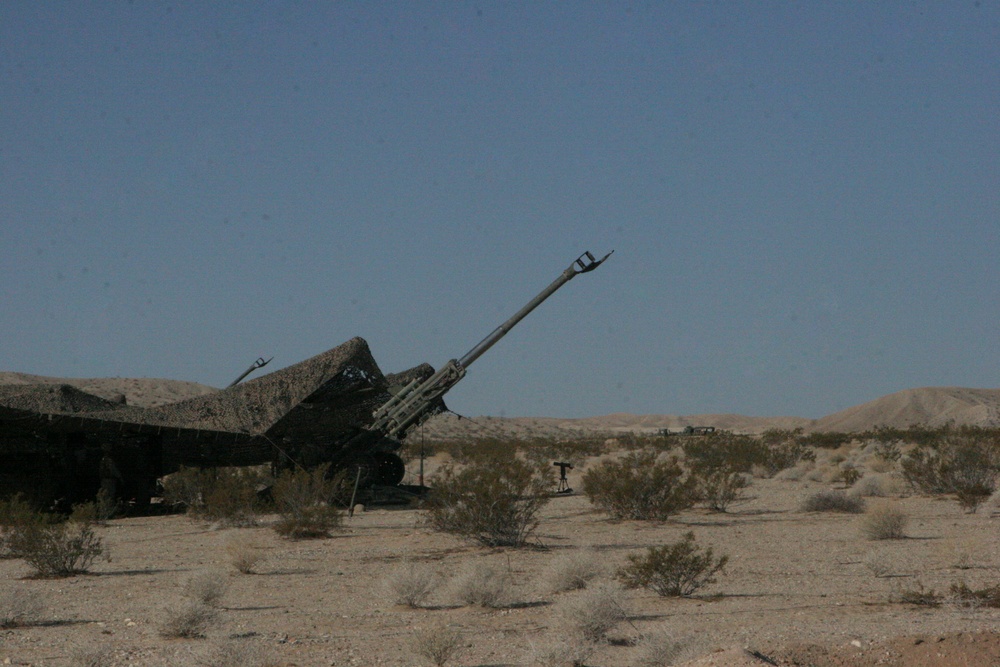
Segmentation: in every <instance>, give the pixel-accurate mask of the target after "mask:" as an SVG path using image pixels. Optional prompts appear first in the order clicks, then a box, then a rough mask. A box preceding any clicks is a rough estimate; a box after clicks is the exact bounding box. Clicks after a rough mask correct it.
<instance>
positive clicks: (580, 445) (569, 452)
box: [518, 437, 604, 468]
mask: <svg viewBox="0 0 1000 667" xmlns="http://www.w3.org/2000/svg"><path fill="white" fill-rule="evenodd" d="M518 449H519V451H521V452H522V453H523V454H524V457H525V459H527V460H528V461H530V462H531V463H532V464H533V465H535V466H536V467H539V468H541V467H547V466H550V465H552V462H553V461H567V462H569V463H571V464H573V465H574V466H578V465H580V464H582V463H583V462H584V460H586V459H587V458H588V457H591V456H600V455H601V453H602V452H603V451H604V440H603V439H602V438H585V437H580V438H575V439H573V440H555V439H553V438H535V439H531V440H525V441H523V442H522V443H521V444H520V445H519V446H518Z"/></svg>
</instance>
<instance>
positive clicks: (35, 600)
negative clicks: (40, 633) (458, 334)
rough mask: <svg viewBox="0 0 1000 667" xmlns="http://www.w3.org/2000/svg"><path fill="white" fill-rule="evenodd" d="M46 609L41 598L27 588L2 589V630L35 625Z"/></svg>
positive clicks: (0, 596)
mask: <svg viewBox="0 0 1000 667" xmlns="http://www.w3.org/2000/svg"><path fill="white" fill-rule="evenodd" d="M44 608H45V605H44V603H43V602H42V598H41V596H40V595H39V594H38V593H37V592H35V591H33V590H29V589H28V588H27V587H26V586H23V585H22V586H17V585H15V586H12V587H9V588H8V587H5V588H3V589H0V629H3V628H20V627H24V626H27V625H34V624H35V623H37V622H38V621H39V620H40V619H41V616H42V610H43V609H44Z"/></svg>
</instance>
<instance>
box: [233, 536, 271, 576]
mask: <svg viewBox="0 0 1000 667" xmlns="http://www.w3.org/2000/svg"><path fill="white" fill-rule="evenodd" d="M226 553H227V554H228V555H229V563H230V564H231V565H232V566H233V567H234V568H235V569H236V571H237V572H239V573H240V574H253V572H254V569H255V568H256V567H257V566H258V565H259V564H260V562H261V561H262V560H264V554H263V553H262V552H261V549H260V546H258V544H257V543H256V542H255V541H254V540H252V539H250V538H248V537H233V538H231V539H230V540H229V541H228V542H226Z"/></svg>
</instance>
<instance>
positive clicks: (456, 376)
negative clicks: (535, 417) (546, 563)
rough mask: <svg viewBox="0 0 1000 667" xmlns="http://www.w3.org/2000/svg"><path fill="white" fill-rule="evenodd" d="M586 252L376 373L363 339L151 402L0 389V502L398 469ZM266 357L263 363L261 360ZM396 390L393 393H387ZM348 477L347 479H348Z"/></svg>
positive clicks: (145, 493)
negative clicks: (474, 370)
mask: <svg viewBox="0 0 1000 667" xmlns="http://www.w3.org/2000/svg"><path fill="white" fill-rule="evenodd" d="M610 255H611V253H608V254H607V255H605V256H604V257H602V258H601V259H595V258H594V256H593V255H591V254H590V253H589V252H587V253H584V254H583V255H581V256H580V257H578V258H577V259H576V260H575V261H574V262H573V263H572V264H570V266H569V268H567V269H566V270H565V271H563V272H562V274H561V275H560V276H559V277H558V278H557V279H556V280H555V281H553V282H552V284H551V285H549V286H548V287H546V288H545V289H544V290H542V292H541V293H540V294H538V296H536V297H535V298H534V299H532V300H531V301H529V302H528V304H527V305H525V306H524V307H523V308H521V310H519V311H518V312H517V313H515V314H514V315H513V316H512V317H511V318H510V319H508V320H507V321H506V322H504V323H503V324H501V325H500V326H499V327H497V328H496V329H495V330H494V331H493V332H492V333H490V335H488V336H487V337H486V338H484V339H483V340H482V341H480V342H479V344H478V345H476V346H475V347H473V348H472V349H471V350H470V351H469V352H468V353H467V354H466V355H465V356H463V357H461V358H460V359H452V360H451V361H449V362H447V363H446V364H444V366H442V367H441V369H440V370H438V371H437V372H435V371H434V369H433V368H431V367H430V366H429V365H427V364H420V365H419V366H416V367H414V368H411V369H409V370H406V371H403V372H401V373H396V374H393V375H392V376H386V375H383V373H382V371H381V370H380V369H379V367H378V364H377V363H376V362H375V359H374V357H373V356H372V354H371V351H370V350H369V349H368V344H367V342H365V340H364V339H362V338H360V337H355V338H353V339H351V340H349V341H347V342H345V343H343V344H341V345H339V346H337V347H335V348H332V349H330V350H327V351H326V352H323V353H321V354H318V355H316V356H314V357H311V358H309V359H306V360H304V361H301V362H299V363H297V364H293V365H291V366H288V367H286V368H283V369H281V370H278V371H275V372H273V373H270V374H268V375H264V376H262V377H258V378H255V379H252V380H248V381H246V382H243V381H242V380H243V378H245V377H246V376H247V375H248V374H249V373H250V372H252V371H254V370H256V369H258V368H260V367H261V366H263V365H264V364H265V363H267V362H266V361H265V360H264V359H263V358H261V359H258V360H257V361H256V362H254V363H253V364H252V365H251V366H250V368H248V369H247V371H246V372H245V373H244V374H243V375H241V376H240V377H239V378H237V380H236V381H234V382H233V383H232V384H231V385H230V386H229V387H227V388H225V389H221V390H219V391H215V392H209V393H207V394H203V395H199V396H196V397H190V398H187V399H184V400H180V401H176V402H173V403H168V404H164V405H159V406H150V407H140V406H136V405H128V404H126V403H122V402H118V401H109V400H105V399H104V398H101V397H100V396H97V395H96V394H91V393H88V392H86V391H83V390H82V389H80V388H78V387H74V386H71V385H69V384H64V383H63V382H62V381H60V382H57V383H50V384H45V383H39V384H30V385H0V497H2V496H4V495H12V494H15V493H19V492H23V493H25V494H30V495H31V496H32V497H33V498H34V499H35V500H36V501H37V502H39V503H41V504H46V505H55V506H60V507H70V506H72V505H73V504H77V503H79V502H83V501H86V500H92V499H94V498H96V497H97V493H98V491H99V490H101V489H104V490H105V491H106V492H108V493H110V494H111V495H112V496H116V497H117V499H119V500H122V501H125V502H134V503H135V505H136V506H139V507H141V506H144V505H147V504H149V502H150V497H151V496H152V495H153V494H155V493H156V492H157V480H158V479H160V478H162V477H164V476H166V475H169V474H171V473H174V472H177V471H178V470H180V468H182V467H195V466H197V467H200V468H206V467H218V466H256V465H262V464H265V463H271V464H272V465H273V466H274V467H275V468H287V467H290V466H303V467H315V466H319V465H327V464H328V465H329V468H328V470H329V474H331V475H333V474H337V473H342V472H344V471H346V472H347V474H348V475H349V479H353V480H356V481H357V482H359V483H360V482H361V481H362V480H363V481H364V483H365V485H368V486H371V485H384V486H394V485H397V484H399V483H400V482H401V481H402V479H403V477H404V476H405V474H406V469H405V466H404V465H403V460H402V459H401V458H400V457H399V456H398V454H396V452H397V450H398V449H399V448H400V447H401V446H402V443H401V441H402V440H403V439H405V437H406V434H407V431H408V430H409V429H412V428H413V427H414V426H415V425H418V424H420V423H423V422H424V421H425V420H426V419H428V418H429V417H430V416H432V415H434V414H437V413H440V412H443V411H444V410H446V409H447V408H446V407H445V404H444V400H443V399H442V397H443V396H444V394H445V393H447V392H448V390H449V389H451V388H452V387H454V386H455V384H456V383H458V382H459V381H460V380H461V379H462V377H464V376H465V372H466V369H467V368H468V367H469V365H470V364H471V363H472V362H474V361H475V360H476V359H478V358H479V357H480V356H481V355H482V354H483V353H484V352H486V350H488V349H489V348H490V347H492V346H493V345H494V344H495V343H496V342H497V341H499V340H500V339H501V338H503V336H504V335H506V334H507V332H508V331H510V330H511V328H513V327H514V326H515V325H516V324H517V323H518V322H519V321H520V320H522V319H523V318H524V317H525V316H526V315H527V314H528V313H530V312H531V311H532V310H534V309H535V308H536V307H537V306H538V305H539V304H540V303H541V302H542V301H544V300H545V299H547V298H548V297H549V296H551V295H552V293H553V292H555V291H556V290H557V289H559V288H560V287H562V286H563V285H565V284H566V283H567V282H569V281H570V280H572V279H573V277H575V276H576V275H577V274H580V273H587V272H588V271H593V270H594V269H596V268H597V267H598V266H600V264H601V263H602V262H604V260H606V259H607V258H608V256H610ZM268 361H269V360H268ZM394 387H402V389H398V390H397V389H394ZM352 473H353V474H352Z"/></svg>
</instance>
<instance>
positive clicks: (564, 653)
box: [530, 633, 594, 667]
mask: <svg viewBox="0 0 1000 667" xmlns="http://www.w3.org/2000/svg"><path fill="white" fill-rule="evenodd" d="M593 654H594V645H593V644H591V643H590V642H589V641H587V640H586V639H585V638H584V637H582V636H578V633H572V634H570V635H569V636H567V635H566V634H562V635H560V636H559V637H558V638H555V639H548V640H546V641H542V642H539V643H534V642H532V643H531V644H530V655H531V658H530V659H531V662H532V664H535V665H538V667H552V666H553V665H572V666H573V667H583V665H584V663H585V662H586V661H587V658H589V657H590V656H591V655H593Z"/></svg>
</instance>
